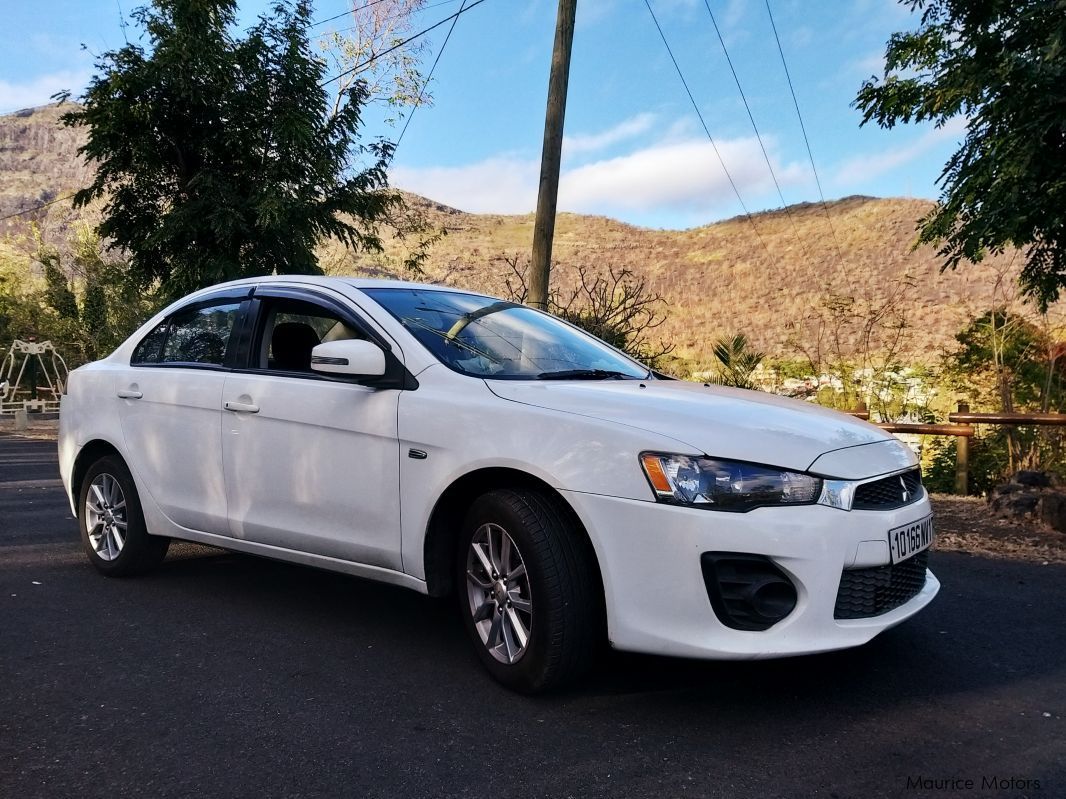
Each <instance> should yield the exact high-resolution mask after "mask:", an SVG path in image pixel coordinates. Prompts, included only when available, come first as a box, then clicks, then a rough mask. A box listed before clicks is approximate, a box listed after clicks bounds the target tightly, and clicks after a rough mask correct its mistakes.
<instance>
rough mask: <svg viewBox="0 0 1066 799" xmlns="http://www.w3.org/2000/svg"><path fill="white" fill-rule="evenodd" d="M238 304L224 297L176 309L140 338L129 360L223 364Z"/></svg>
mask: <svg viewBox="0 0 1066 799" xmlns="http://www.w3.org/2000/svg"><path fill="white" fill-rule="evenodd" d="M240 307H241V304H240V302H239V301H236V302H235V301H233V300H225V301H221V302H219V303H217V304H214V305H197V306H194V307H193V308H191V309H183V310H180V311H178V312H177V313H175V314H173V315H172V316H170V317H168V318H167V319H166V320H165V321H163V322H162V323H160V324H159V325H158V326H157V327H155V328H154V329H153V330H152V331H151V332H149V333H148V335H146V336H145V337H144V338H143V339H141V341H140V343H139V344H137V347H136V348H135V349H134V350H133V356H132V357H131V358H130V363H132V364H134V365H142V366H143V365H157V364H182V363H195V364H204V365H207V366H222V364H223V363H224V362H225V360H226V348H227V347H228V346H229V340H230V334H231V333H232V332H233V327H234V325H235V324H236V323H237V315H238V313H239V311H240Z"/></svg>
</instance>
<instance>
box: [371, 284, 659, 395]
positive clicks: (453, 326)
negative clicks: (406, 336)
mask: <svg viewBox="0 0 1066 799" xmlns="http://www.w3.org/2000/svg"><path fill="white" fill-rule="evenodd" d="M363 291H364V292H365V293H366V294H368V295H369V296H370V297H371V298H373V299H374V300H375V301H376V302H377V303H378V304H380V305H381V306H382V307H383V308H385V310H387V311H388V312H389V313H391V314H392V315H393V316H394V317H396V319H398V320H399V321H400V322H401V323H402V324H403V325H404V327H406V328H407V330H408V331H409V332H410V333H411V335H413V336H414V337H415V338H416V339H418V340H419V341H420V342H421V343H422V344H423V345H424V346H425V347H426V349H428V350H429V351H430V352H431V353H433V355H434V356H436V357H437V359H438V360H440V361H441V362H442V363H444V364H446V365H447V366H450V367H451V368H452V369H455V370H456V371H459V372H463V373H464V374H468V375H476V376H478V377H491V378H496V379H505V380H506V379H511V380H529V379H544V380H546V379H565V378H569V377H574V378H575V379H585V378H601V377H603V378H606V377H612V378H629V379H644V378H646V377H648V374H649V372H648V369H647V367H645V366H643V365H641V364H639V363H637V362H635V361H633V360H632V359H630V358H628V357H626V356H625V355H623V354H622V353H620V352H618V351H617V350H615V349H613V348H612V347H610V346H608V345H607V344H605V343H604V342H602V341H600V340H599V339H597V338H595V337H593V336H591V335H589V334H588V333H585V332H584V331H582V330H579V329H577V328H576V327H573V326H571V325H568V324H566V323H565V322H563V321H561V320H559V319H557V318H556V317H554V316H550V315H549V314H545V313H540V312H539V311H534V310H533V309H531V308H528V307H526V306H524V305H518V304H517V303H513V302H505V301H502V300H497V299H493V298H492V297H483V296H480V295H477V294H466V293H462V292H452V291H443V290H437V289H434V290H420V289H406V288H405V289H399V288H395V289H394V288H367V289H363Z"/></svg>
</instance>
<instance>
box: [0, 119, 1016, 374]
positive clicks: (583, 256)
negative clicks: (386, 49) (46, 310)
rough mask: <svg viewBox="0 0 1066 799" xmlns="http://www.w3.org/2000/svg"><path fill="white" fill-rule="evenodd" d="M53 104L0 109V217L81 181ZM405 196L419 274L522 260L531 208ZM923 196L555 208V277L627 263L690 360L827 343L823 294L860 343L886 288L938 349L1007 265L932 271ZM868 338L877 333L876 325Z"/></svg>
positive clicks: (52, 217)
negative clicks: (688, 220)
mask: <svg viewBox="0 0 1066 799" xmlns="http://www.w3.org/2000/svg"><path fill="white" fill-rule="evenodd" d="M61 112H62V109H61V108H57V107H55V106H49V107H44V108H39V109H33V110H29V111H22V112H18V113H15V114H11V115H8V116H5V117H0V216H3V215H4V214H7V213H10V212H12V211H17V210H21V209H23V208H27V207H32V206H34V205H36V204H38V203H40V202H42V201H47V200H50V199H52V198H54V197H57V196H62V195H63V194H65V193H68V192H70V191H71V190H73V189H76V188H79V187H80V186H82V185H84V184H85V183H86V182H87V180H88V176H89V174H90V173H89V170H88V168H87V167H86V166H85V165H84V164H83V163H81V162H80V160H79V159H78V158H77V156H76V152H75V151H76V149H77V146H78V143H79V134H78V133H77V132H75V131H71V130H69V129H65V128H61V127H59V126H58V125H57V119H58V116H59V114H60V113H61ZM409 203H410V205H411V206H412V207H413V208H414V209H416V210H417V211H418V212H419V213H422V214H424V215H425V217H426V218H427V220H428V222H429V224H430V226H431V227H432V228H433V229H443V230H446V231H447V235H445V236H444V237H443V238H442V239H441V240H440V241H439V242H438V243H437V244H435V245H434V246H433V248H432V249H431V251H430V255H429V259H428V262H427V263H426V266H425V269H426V276H427V279H429V280H432V281H437V282H445V283H449V284H454V285H457V286H464V287H469V288H475V289H480V290H487V291H496V292H500V291H501V290H502V287H503V279H504V278H505V277H506V276H507V275H508V274H510V269H509V268H508V266H507V265H506V263H505V262H504V261H503V260H502V259H504V258H514V257H517V258H518V259H519V262H520V263H522V262H524V261H525V260H526V254H527V253H528V252H529V250H530V247H531V241H532V231H533V216H532V214H529V215H524V216H500V215H493V214H468V213H464V212H462V211H458V210H456V209H452V208H447V207H445V206H442V205H439V204H436V203H433V202H431V201H429V200H425V199H423V198H419V197H414V196H409ZM931 207H932V204H931V203H930V202H928V201H924V200H913V199H875V198H871V197H849V198H845V199H843V200H839V201H836V202H832V203H830V205H829V208H828V211H829V215H830V217H831V220H832V227H833V229H835V233H836V235H835V237H834V236H833V234H832V233H831V231H830V226H829V223H828V221H827V219H826V214H825V211H824V210H823V208H822V207H821V205H820V204H801V205H796V206H792V207H791V208H790V209H789V214H786V213H785V212H784V211H780V210H779V211H773V212H767V213H760V214H757V215H755V217H754V222H755V227H756V228H757V229H758V235H756V233H755V231H754V230H753V229H752V225H751V223H750V222H749V221H748V220H747V219H746V218H743V217H741V218H735V219H730V220H725V221H722V222H715V223H713V224H709V225H706V226H703V227H698V228H693V229H690V230H684V231H664V230H650V229H645V228H638V227H633V226H631V225H627V224H624V223H621V222H618V221H615V220H612V219H606V218H603V217H593V216H582V215H577V214H561V215H560V217H559V220H558V224H557V227H556V243H555V259H556V261H557V262H558V266H557V267H556V269H555V272H554V273H553V281H555V282H556V283H557V284H558V285H560V286H563V287H565V286H568V285H571V284H572V282H573V280H574V279H575V271H576V267H579V266H585V267H587V268H589V269H592V270H607V269H609V268H614V269H616V270H618V269H628V270H631V271H632V272H633V273H634V274H636V275H639V276H642V277H645V278H646V279H647V281H648V284H649V286H650V287H651V289H652V290H654V291H656V292H659V293H661V294H662V295H663V297H664V298H665V299H666V301H667V303H668V306H667V308H666V309H665V310H666V313H667V320H666V322H665V323H664V324H663V325H662V327H661V328H660V329H659V330H658V331H657V332H658V334H660V335H661V336H662V337H663V338H664V339H666V340H668V341H671V342H673V343H674V344H675V345H676V347H677V352H678V354H679V355H681V356H682V357H684V358H686V359H687V360H689V361H691V362H693V364H699V363H706V362H708V361H709V360H710V347H711V343H712V342H713V340H714V338H715V337H717V336H720V335H724V334H728V333H733V332H736V331H743V332H745V333H747V334H748V336H749V338H750V339H751V340H752V341H753V342H754V344H755V345H756V346H758V347H759V348H761V349H763V350H765V351H767V352H768V353H771V354H773V355H777V356H784V357H789V356H798V355H799V351H798V348H797V345H800V346H803V347H806V348H808V349H810V348H811V347H818V346H821V347H828V346H830V345H831V344H830V342H831V339H832V337H833V331H834V325H833V323H832V322H831V321H828V322H827V311H826V304H827V301H829V300H830V298H831V297H834V296H835V297H838V298H839V297H841V296H843V297H852V298H854V300H855V306H854V308H855V309H857V310H856V312H855V314H853V315H854V316H855V317H856V318H854V319H850V320H849V321H848V322H847V323H846V325H844V328H845V329H843V331H842V333H841V337H842V339H843V341H842V346H843V347H844V348H845V349H851V350H854V349H855V348H858V347H862V346H864V345H863V343H862V327H863V319H862V317H863V316H864V314H866V313H867V312H868V309H871V308H873V309H876V308H878V307H880V306H881V305H882V304H883V303H884V302H885V298H887V297H889V296H892V297H894V298H895V299H894V300H893V302H892V312H893V313H892V314H890V315H889V316H891V317H892V318H895V317H896V315H897V314H898V313H900V312H902V314H903V318H904V321H905V323H906V325H907V334H906V339H905V341H904V342H903V345H904V346H903V349H904V350H905V351H906V352H907V353H908V354H909V356H910V358H911V359H914V358H918V357H919V356H921V355H923V354H928V353H931V352H933V351H935V350H937V349H940V348H942V347H945V346H950V345H951V342H952V337H953V335H954V333H955V332H956V331H957V330H958V329H959V328H960V327H961V326H962V325H963V323H964V322H965V320H966V319H967V318H968V317H969V316H971V315H972V314H974V313H975V312H978V311H979V310H983V309H984V308H986V307H988V306H989V305H990V304H991V302H992V296H993V290H994V286H995V284H996V279H997V275H998V274H1000V273H1004V272H1009V271H1010V267H1011V266H1012V264H1011V263H1010V258H1009V257H1007V256H1004V257H1000V258H993V259H989V260H988V261H987V262H985V263H982V264H980V265H976V266H968V267H966V268H964V269H960V270H959V271H958V272H948V273H944V274H941V273H940V271H939V261H938V259H937V257H936V253H935V251H934V250H933V249H931V248H922V249H919V250H914V249H913V244H914V241H915V223H916V220H917V219H918V218H920V217H921V216H922V215H923V214H925V213H927V212H928V211H929V210H930V208H931ZM73 218H75V217H74V215H73V214H72V212H71V211H70V207H69V203H66V202H61V203H57V204H55V205H53V206H51V207H50V208H48V209H47V210H45V211H41V212H37V213H35V214H29V215H25V216H20V217H17V218H15V219H12V220H8V221H6V222H0V234H2V233H5V232H6V233H9V234H17V233H20V232H24V231H25V230H26V229H27V222H28V221H29V220H31V219H32V220H35V221H38V222H39V223H41V224H42V225H43V227H44V229H45V231H46V233H47V234H49V235H55V236H60V235H61V234H62V229H63V228H64V227H65V226H67V225H68V224H69V223H70V221H71V220H72V219H73ZM404 247H405V245H404V243H403V242H400V241H398V240H389V241H388V242H387V247H386V252H385V253H384V254H381V255H367V254H358V253H350V252H346V251H343V250H340V249H339V248H337V247H336V246H332V245H326V246H325V247H324V248H323V253H322V262H323V264H324V266H325V268H326V269H327V271H329V272H331V273H334V274H340V273H354V274H358V273H363V274H392V275H397V276H401V275H402V270H401V268H400V267H399V264H400V263H401V261H402V258H403V255H404V251H405V250H404ZM838 247H839V253H838ZM1019 260H1020V259H1019ZM282 268H283V267H282ZM1007 283H1008V284H1009V283H1010V281H1009V280H1008V281H1007ZM837 302H839V300H838V301H837ZM875 333H876V331H875ZM883 335H884V336H887V335H888V334H887V333H886V334H883ZM870 346H872V347H873V348H877V347H881V346H887V344H886V342H885V341H882V340H881V339H879V338H878V336H877V335H874V336H873V340H872V344H871V345H870Z"/></svg>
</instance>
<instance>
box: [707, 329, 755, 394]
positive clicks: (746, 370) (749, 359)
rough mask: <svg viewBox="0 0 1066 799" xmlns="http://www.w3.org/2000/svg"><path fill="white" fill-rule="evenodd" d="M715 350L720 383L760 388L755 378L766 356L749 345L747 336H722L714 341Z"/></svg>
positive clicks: (739, 334)
mask: <svg viewBox="0 0 1066 799" xmlns="http://www.w3.org/2000/svg"><path fill="white" fill-rule="evenodd" d="M713 351H714V357H715V359H716V360H717V361H718V380H717V382H718V383H719V384H720V385H723V386H733V387H735V388H747V389H752V390H755V389H758V385H757V384H756V383H755V379H754V375H755V370H756V369H758V368H759V364H761V363H762V361H763V358H764V357H766V356H765V355H764V354H763V353H761V352H759V351H757V350H753V349H752V348H751V347H750V346H749V344H748V337H747V336H745V335H744V334H743V333H735V334H733V335H732V336H727V337H725V338H720V339H718V340H717V341H716V342H715V343H714V348H713Z"/></svg>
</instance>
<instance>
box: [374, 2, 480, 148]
mask: <svg viewBox="0 0 1066 799" xmlns="http://www.w3.org/2000/svg"><path fill="white" fill-rule="evenodd" d="M465 7H466V0H463V4H462V5H461V6H459V13H458V14H456V15H455V18H454V19H453V20H452V24H451V27H450V28H448V33H447V35H446V36H445V37H444V41H443V42H442V43H441V46H440V50H438V51H437V57H436V58H434V59H433V65H432V66H431V67H430V68H429V74H428V75H427V76H426V80H425V82H424V83H423V84H422V88H420V89H419V90H418V97H417V99H415V104H414V105H413V106H412V107H411V113H410V114H408V115H407V119H406V120H404V123H403V129H402V130H401V131H400V135H399V137H398V138H397V139H396V144H395V145H393V148H392V155H391V156H390V158H389V161H390V162H391V161H392V159H393V158H395V157H396V150H397V149H398V148H399V146H400V142H402V141H403V136H404V134H405V133H407V126H408V125H410V124H411V120H412V119H414V116H415V111H417V110H418V106H419V105H420V104H421V102H422V95H423V94H425V91H426V89H427V88H429V82H430V81H431V80H433V73H434V71H435V70H436V69H437V63H438V62H439V61H440V57H441V56H442V55H444V48H445V47H447V46H448V40H449V39H450V38H452V31H454V30H455V23H457V22H458V21H459V14H462V13H463V9H464V8H465Z"/></svg>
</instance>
